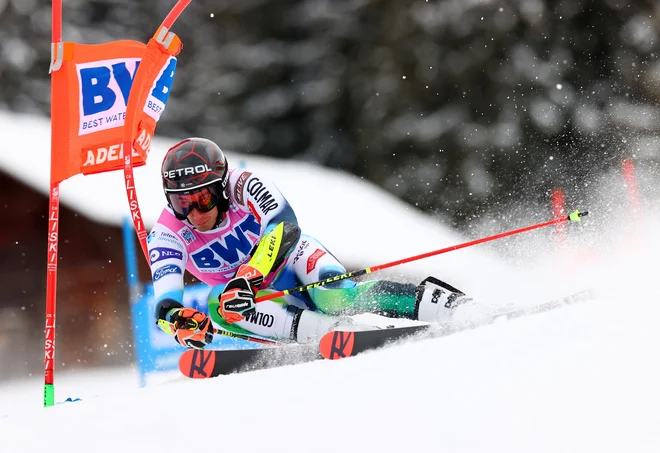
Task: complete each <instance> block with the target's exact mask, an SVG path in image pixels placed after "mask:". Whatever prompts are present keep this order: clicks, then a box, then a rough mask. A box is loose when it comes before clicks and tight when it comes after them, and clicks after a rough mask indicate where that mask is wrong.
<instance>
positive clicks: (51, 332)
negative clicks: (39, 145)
mask: <svg viewBox="0 0 660 453" xmlns="http://www.w3.org/2000/svg"><path fill="white" fill-rule="evenodd" d="M51 26H52V32H51V34H52V36H51V56H50V69H49V71H50V73H51V74H52V73H53V72H54V71H57V70H58V69H60V67H61V64H62V58H63V57H62V53H63V50H62V49H63V44H62V0H53V1H52V12H51ZM50 89H51V98H52V97H54V95H53V94H52V93H53V91H54V86H53V82H52V78H51V84H50ZM54 114H55V112H53V104H52V103H51V116H54ZM50 124H51V155H52V153H53V151H52V150H53V149H54V145H53V138H52V137H55V132H54V123H53V121H51V123H50ZM59 213H60V183H59V181H53V175H52V170H51V182H50V193H49V209H48V264H47V267H46V330H45V343H44V407H50V406H53V405H54V404H55V312H56V306H57V252H58V248H59V242H58V234H59Z"/></svg>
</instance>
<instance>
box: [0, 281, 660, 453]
mask: <svg viewBox="0 0 660 453" xmlns="http://www.w3.org/2000/svg"><path fill="white" fill-rule="evenodd" d="M635 280H636V279H632V280H626V279H625V278H624V279H622V280H618V281H611V284H610V285H607V286H603V287H601V289H600V290H598V291H597V292H596V293H597V294H596V297H595V299H593V300H590V301H585V302H582V303H580V304H578V305H575V306H570V307H566V308H562V309H558V310H555V311H552V312H549V313H544V314H538V315H533V316H530V317H527V318H522V319H517V320H512V321H502V322H498V323H496V324H494V325H491V326H487V327H482V328H479V329H476V330H473V331H467V332H462V333H458V334H455V335H453V336H449V337H444V338H439V339H433V340H425V341H422V342H417V343H409V344H405V345H402V346H398V347H394V348H390V349H386V350H382V351H377V352H372V353H368V354H364V355H362V356H358V357H355V358H351V359H346V360H342V361H334V362H330V361H324V362H314V363H309V364H303V365H295V366H289V367H284V368H278V369H272V370H264V371H257V372H252V373H246V374H242V375H231V376H226V377H220V378H217V379H212V380H207V381H193V380H188V379H186V378H183V377H178V376H173V375H168V376H164V377H162V378H161V380H160V382H158V383H154V384H153V385H151V386H148V387H147V388H144V389H137V388H136V386H137V384H136V383H137V379H136V377H135V375H134V374H133V373H132V372H131V371H130V370H113V371H103V370H101V371H97V372H94V373H85V374H81V373H76V374H71V375H64V374H63V375H62V376H60V377H59V378H58V383H57V385H56V389H57V391H58V394H59V395H60V399H62V400H63V399H65V398H66V397H67V396H71V397H80V398H82V401H80V402H75V403H65V404H62V405H59V406H56V407H54V408H49V409H40V408H39V405H40V403H41V392H40V390H41V386H40V381H37V380H34V381H33V382H29V381H27V382H22V383H20V384H19V383H16V384H14V385H12V386H6V387H4V388H2V389H0V401H2V404H1V405H0V407H2V409H3V410H5V411H10V415H9V416H7V417H5V418H4V419H0V438H1V439H2V451H3V452H19V451H20V452H23V451H30V452H32V451H44V450H45V449H55V450H56V451H59V450H61V451H67V452H89V451H94V452H117V451H135V452H140V451H153V450H154V449H171V448H176V449H181V448H184V449H189V448H195V449H214V450H216V449H217V450H222V451H255V452H257V451H269V452H297V451H300V452H303V451H305V452H336V451H385V452H398V451H442V452H486V451H488V452H491V451H492V452H520V453H523V452H524V453H527V452H552V453H556V452H623V451H631V452H632V451H634V452H657V451H660V430H658V422H659V421H660V415H659V413H658V407H660V389H659V388H658V382H660V368H659V367H658V362H657V345H658V344H660V331H659V329H658V328H657V323H658V319H660V304H658V300H659V296H660V294H659V293H660V290H659V289H658V288H657V287H654V285H652V284H649V285H642V286H637V287H636V286H635V284H638V283H639V281H637V282H635ZM646 281H647V282H652V281H653V280H646ZM537 297H541V296H537ZM95 396H98V397H95Z"/></svg>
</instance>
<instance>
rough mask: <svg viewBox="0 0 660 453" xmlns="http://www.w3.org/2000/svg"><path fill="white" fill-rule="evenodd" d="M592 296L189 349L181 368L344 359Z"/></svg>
mask: <svg viewBox="0 0 660 453" xmlns="http://www.w3.org/2000/svg"><path fill="white" fill-rule="evenodd" d="M592 298H593V297H592V294H591V291H582V292H579V293H576V294H573V295H571V296H567V297H564V298H561V299H557V300H553V301H550V302H546V303H543V304H539V305H533V306H530V307H524V308H516V309H504V310H502V311H499V312H497V313H495V314H492V315H490V316H488V317H486V318H482V319H481V320H479V321H475V322H471V323H461V324H457V323H451V322H450V323H445V324H420V325H415V326H407V327H396V328H390V329H378V330H366V331H359V332H347V331H333V332H330V333H328V334H326V335H324V336H323V337H322V338H321V341H320V343H319V344H310V345H298V344H283V345H280V346H275V347H263V348H258V349H222V350H214V349H202V350H199V349H190V350H187V351H185V352H184V353H183V354H182V355H181V357H180V358H179V370H180V371H181V373H182V374H183V375H184V376H186V377H189V378H193V379H208V378H213V377H217V376H222V375H226V374H232V373H244V372H248V371H256V370H263V369H268V368H275V367H280V366H285V365H295V364H299V363H306V362H312V361H315V360H320V359H323V358H326V359H331V360H334V359H341V358H345V357H352V356H355V355H357V354H360V353H362V352H365V351H371V350H374V349H378V348H381V347H385V346H390V345H394V344H396V343H398V342H403V341H406V340H409V339H412V340H422V339H427V338H436V337H442V336H446V335H451V334H453V333H457V332H461V331H464V330H468V329H474V328H477V327H480V326H484V325H488V324H491V323H493V322H495V321H496V320H497V319H514V318H519V317H522V316H527V315H531V314H535V313H542V312H546V311H550V310H554V309H555V308H560V307H563V306H567V305H572V304H575V303H577V302H581V301H586V300H590V299H592Z"/></svg>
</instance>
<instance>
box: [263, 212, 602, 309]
mask: <svg viewBox="0 0 660 453" xmlns="http://www.w3.org/2000/svg"><path fill="white" fill-rule="evenodd" d="M587 214H589V212H587V211H584V212H580V211H577V210H576V211H574V212H572V213H571V214H570V215H568V216H566V217H558V218H556V219H553V220H550V221H548V222H543V223H538V224H536V225H530V226H527V227H524V228H519V229H517V230H511V231H507V232H504V233H499V234H496V235H493V236H488V237H484V238H481V239H475V240H473V241H468V242H464V243H462V244H457V245H452V246H451V247H446V248H443V249H440V250H434V251H432V252H428V253H423V254H421V255H415V256H411V257H409V258H403V259H400V260H397V261H392V262H391V263H386V264H380V265H378V266H372V267H367V268H365V269H360V270H358V271H353V272H346V273H345V274H341V275H336V276H334V277H330V278H327V279H325V280H320V281H318V282H315V283H310V284H308V285H302V286H297V287H295V288H291V289H287V290H284V291H277V292H274V293H271V294H266V295H263V296H259V297H257V298H256V299H255V302H263V301H265V300H270V299H274V298H276V297H282V296H286V295H287V294H293V293H299V292H302V291H309V290H310V289H313V288H318V287H319V286H324V285H327V284H328V283H333V282H338V281H340V280H345V279H347V278H351V277H359V276H361V275H365V274H370V273H372V272H376V271H380V270H383V269H388V268H390V267H394V266H398V265H399V264H405V263H410V262H412V261H417V260H421V259H423V258H429V257H431V256H436V255H440V254H442V253H447V252H451V251H453V250H459V249H464V248H466V247H471V246H473V245H477V244H483V243H484V242H489V241H494V240H495V239H501V238H503V237H507V236H513V235H515V234H520V233H524V232H526V231H531V230H536V229H538V228H543V227H547V226H550V225H555V224H558V223H562V222H567V221H570V222H579V221H580V219H581V218H582V217H584V216H586V215H587Z"/></svg>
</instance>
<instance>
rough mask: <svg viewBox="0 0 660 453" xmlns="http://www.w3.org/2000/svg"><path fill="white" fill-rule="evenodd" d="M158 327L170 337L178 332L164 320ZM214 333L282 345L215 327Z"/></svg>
mask: <svg viewBox="0 0 660 453" xmlns="http://www.w3.org/2000/svg"><path fill="white" fill-rule="evenodd" d="M158 327H160V328H161V329H162V330H164V331H165V332H167V333H169V334H170V335H174V332H176V328H175V327H174V323H171V322H167V321H165V320H164V319H159V320H158ZM213 333H214V334H215V335H223V336H225V337H231V338H238V339H239V340H245V341H251V342H253V343H261V344H272V345H279V344H282V342H281V341H276V340H270V339H268V338H262V337H254V336H252V335H247V334H242V333H236V332H231V331H229V330H224V329H217V328H215V327H213Z"/></svg>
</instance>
